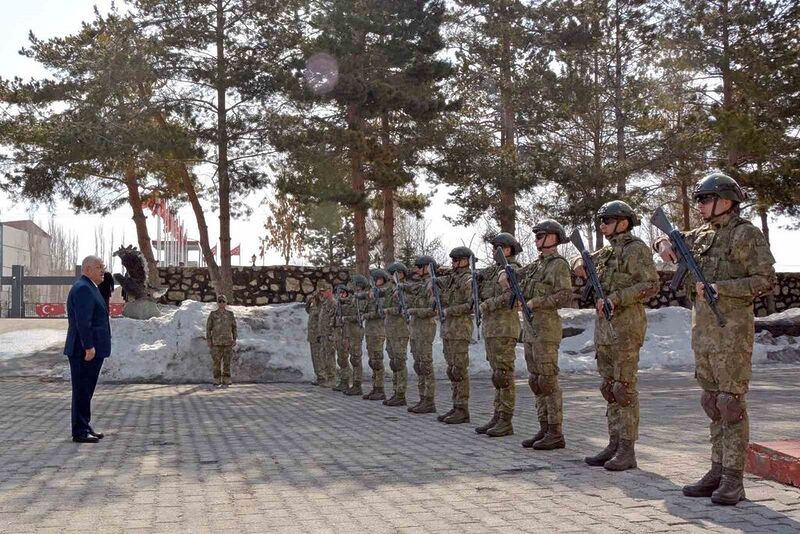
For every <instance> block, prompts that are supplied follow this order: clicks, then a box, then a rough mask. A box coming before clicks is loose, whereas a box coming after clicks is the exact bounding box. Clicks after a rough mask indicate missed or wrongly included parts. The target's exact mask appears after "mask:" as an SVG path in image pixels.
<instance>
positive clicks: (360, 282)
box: [351, 274, 369, 289]
mask: <svg viewBox="0 0 800 534" xmlns="http://www.w3.org/2000/svg"><path fill="white" fill-rule="evenodd" d="M351 281H352V282H353V285H354V286H355V287H357V288H358V289H366V288H368V287H369V280H367V277H366V276H364V275H363V274H356V275H354V276H353V278H352V279H351Z"/></svg>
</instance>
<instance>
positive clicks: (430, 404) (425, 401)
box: [411, 397, 436, 413]
mask: <svg viewBox="0 0 800 534" xmlns="http://www.w3.org/2000/svg"><path fill="white" fill-rule="evenodd" d="M411 411H412V413H436V404H435V403H434V401H433V397H422V400H421V401H420V403H419V404H417V405H416V406H414V408H413V409H412V410H411Z"/></svg>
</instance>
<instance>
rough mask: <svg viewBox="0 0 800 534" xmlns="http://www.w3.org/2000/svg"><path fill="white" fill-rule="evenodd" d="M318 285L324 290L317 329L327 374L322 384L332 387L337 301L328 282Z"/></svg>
mask: <svg viewBox="0 0 800 534" xmlns="http://www.w3.org/2000/svg"><path fill="white" fill-rule="evenodd" d="M317 287H318V289H319V290H320V291H322V293H321V295H322V296H321V304H320V308H319V323H318V325H319V326H318V330H317V331H318V333H319V361H320V365H321V366H322V369H323V375H324V376H325V380H324V381H323V382H322V384H321V385H322V386H323V387H327V388H332V387H335V386H336V353H335V348H334V345H333V342H334V339H333V323H334V317H335V315H336V303H335V302H334V301H333V293H332V292H331V286H330V284H329V283H328V282H320V283H319V284H318V286H317Z"/></svg>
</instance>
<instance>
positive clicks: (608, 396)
mask: <svg viewBox="0 0 800 534" xmlns="http://www.w3.org/2000/svg"><path fill="white" fill-rule="evenodd" d="M613 390H614V383H613V382H611V381H610V380H603V383H602V384H600V393H601V394H602V395H603V398H604V399H605V400H606V402H608V403H609V404H613V403H615V402H617V399H615V398H614V392H613Z"/></svg>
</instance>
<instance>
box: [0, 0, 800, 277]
mask: <svg viewBox="0 0 800 534" xmlns="http://www.w3.org/2000/svg"><path fill="white" fill-rule="evenodd" d="M111 4H112V2H111V1H110V0H24V1H19V0H0V8H1V9H0V12H2V13H3V32H2V33H0V77H3V78H12V77H14V76H19V77H22V78H29V77H39V76H42V75H44V74H45V73H44V72H43V71H42V70H41V69H40V68H39V67H38V66H37V65H36V64H35V63H34V62H33V61H31V60H29V59H27V58H25V57H22V56H19V55H18V53H17V52H18V50H19V49H20V48H21V47H23V46H25V45H27V43H28V32H29V31H33V32H34V33H35V34H36V35H37V36H38V37H40V38H46V37H54V36H59V35H65V34H68V33H72V32H74V31H76V30H77V29H78V28H79V27H80V23H81V21H84V20H89V19H91V18H92V16H93V13H92V10H93V6H95V5H96V6H98V8H99V9H100V11H101V12H106V11H107V10H108V9H109V7H110V6H111ZM118 4H119V3H118ZM440 189H441V188H440ZM252 206H253V208H254V209H255V211H254V215H253V218H252V219H251V220H238V221H233V222H232V230H231V234H232V238H233V246H234V247H235V246H236V245H237V244H240V243H241V245H242V264H248V263H249V261H250V260H249V258H250V256H251V255H252V254H257V252H258V237H259V236H260V235H263V222H264V219H265V218H266V215H267V214H266V213H265V212H264V209H263V208H259V207H258V202H257V200H256V201H254V202H253V204H252ZM51 209H52V213H54V215H55V217H56V219H57V221H58V223H59V224H61V225H62V226H63V227H64V228H66V229H67V230H69V231H72V232H75V233H76V234H77V235H78V236H79V237H80V239H81V248H80V250H79V254H80V255H81V256H84V255H88V254H92V253H94V252H95V251H94V250H93V249H94V231H95V228H96V227H97V226H98V225H100V224H102V225H103V226H104V233H105V234H106V236H108V235H109V233H110V232H111V230H112V229H113V231H114V234H115V240H116V245H117V246H118V245H119V240H120V238H121V236H122V235H123V234H124V235H125V237H126V242H127V243H135V242H136V240H135V235H136V234H135V229H134V226H133V222H132V221H131V214H130V209H129V208H122V209H120V210H118V211H117V212H115V213H113V214H112V215H111V216H108V217H104V218H100V217H98V216H92V215H80V216H78V215H75V214H73V213H72V212H71V211H70V210H69V209H68V207H66V206H65V205H63V204H58V205H56V206H53V207H52V208H46V207H40V208H38V209H37V210H36V211H35V214H34V219H35V220H36V221H37V222H39V223H40V224H42V225H43V226H44V227H45V228H46V226H47V220H48V219H49V217H50V212H51ZM30 211H31V208H30V207H29V206H26V205H25V204H22V203H19V202H16V201H15V199H11V198H8V197H7V195H6V194H5V193H0V220H15V219H27V218H29V213H30ZM456 212H457V208H456V207H455V206H452V205H450V204H448V202H447V195H446V192H445V191H444V190H440V192H439V193H438V194H437V195H435V197H434V199H433V204H432V206H431V207H430V208H429V209H428V212H427V216H428V217H429V218H430V219H431V220H433V221H434V224H433V228H432V230H433V233H434V234H440V235H441V236H442V240H443V242H444V244H445V246H446V247H448V248H449V247H453V246H457V245H460V244H462V243H464V242H469V241H470V239H471V238H472V236H473V234H474V233H475V230H474V229H473V228H462V227H454V226H452V225H450V224H449V223H448V222H447V221H445V220H444V218H443V216H444V215H448V214H449V215H454V214H455V213H456ZM206 215H207V220H208V222H209V224H210V226H211V228H210V232H211V236H210V237H211V240H212V242H214V241H216V238H217V236H218V232H217V227H218V219H217V216H216V214H212V213H207V214H206ZM179 216H180V217H181V218H182V219H183V221H184V222H185V224H186V227H187V228H188V230H189V237H190V238H197V237H198V236H197V231H196V225H195V224H194V217H193V214H192V212H191V209H190V208H189V207H188V206H187V207H185V208H183V209H182V210H181V211H180V213H179ZM783 222H785V221H776V220H774V219H772V220H771V231H772V243H773V247H772V248H773V253H774V254H775V257H776V260H777V262H778V264H779V265H778V267H779V269H784V270H798V271H800V246H798V237H800V233H798V232H797V231H788V230H784V229H782V228H780V225H781V223H783ZM151 231H152V232H153V234H151V235H152V236H153V237H154V236H155V226H154V225H151ZM237 260H238V259H237V258H234V259H233V261H234V264H237V263H238V261H237ZM259 263H260V261H259ZM266 263H267V264H276V263H282V261H281V259H280V257H279V255H278V254H277V252H274V251H271V252H270V253H268V256H267V258H266ZM293 263H294V262H293Z"/></svg>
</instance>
